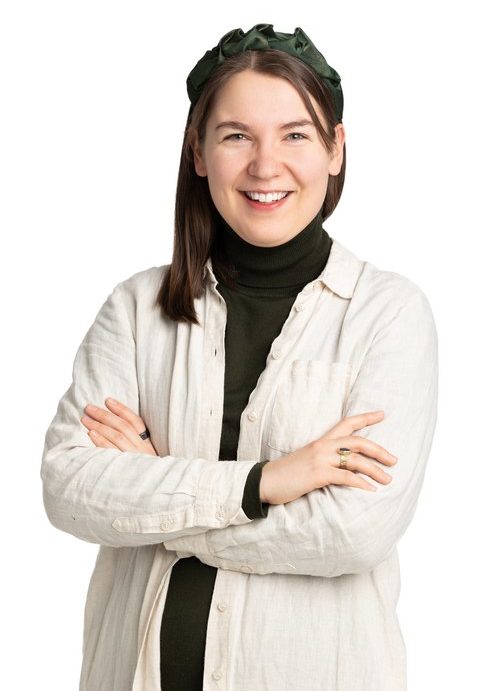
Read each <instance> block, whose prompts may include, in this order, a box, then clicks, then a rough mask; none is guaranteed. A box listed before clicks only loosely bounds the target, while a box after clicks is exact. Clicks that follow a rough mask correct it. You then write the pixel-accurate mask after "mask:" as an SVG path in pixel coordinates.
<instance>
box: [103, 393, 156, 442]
mask: <svg viewBox="0 0 489 691" xmlns="http://www.w3.org/2000/svg"><path fill="white" fill-rule="evenodd" d="M105 405H106V406H107V408H109V410H112V411H113V412H114V413H115V414H116V415H118V416H119V417H121V418H122V419H123V420H126V422H128V423H129V424H130V425H131V426H132V427H133V429H134V431H135V432H136V434H137V435H138V436H139V435H140V434H141V433H142V432H144V430H145V429H146V424H145V422H144V420H143V419H142V417H140V416H139V415H138V414H137V413H135V412H134V411H133V410H131V408H128V407H127V405H124V404H123V403H121V402H120V401H116V400H115V399H114V398H106V399H105Z"/></svg>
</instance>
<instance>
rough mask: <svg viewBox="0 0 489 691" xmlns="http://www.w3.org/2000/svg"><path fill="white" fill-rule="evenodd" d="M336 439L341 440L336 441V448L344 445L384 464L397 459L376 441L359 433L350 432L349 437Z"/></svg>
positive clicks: (393, 462) (389, 463) (394, 461)
mask: <svg viewBox="0 0 489 691" xmlns="http://www.w3.org/2000/svg"><path fill="white" fill-rule="evenodd" d="M336 441H337V442H341V443H338V448H339V447H340V446H345V447H346V448H348V449H351V451H355V452H357V453H362V454H363V455H364V456H369V457H371V458H374V459H375V460H376V461H380V463H385V464H386V465H395V464H396V463H397V460H398V459H397V457H396V456H394V455H393V454H391V453H389V451H387V449H385V448H384V447H383V446H381V445H380V444H377V442H375V441H372V439H366V438H365V437H361V436H360V435H356V434H352V435H351V436H350V437H343V438H341V439H337V440H336Z"/></svg>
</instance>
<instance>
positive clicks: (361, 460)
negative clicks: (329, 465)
mask: <svg viewBox="0 0 489 691" xmlns="http://www.w3.org/2000/svg"><path fill="white" fill-rule="evenodd" d="M339 462H340V460H338V464H339ZM338 468H340V466H339V465H338ZM340 469H341V470H349V471H355V472H359V473H363V475H369V476H370V477H372V478H373V479H374V480H377V482H382V483H384V484H385V485H388V484H389V483H390V482H391V481H392V475H389V474H388V473H386V472H385V471H384V470H383V469H382V468H381V467H380V466H379V465H377V463H376V462H375V461H374V460H371V459H369V458H365V456H363V455H362V454H358V453H352V454H350V455H349V456H348V459H347V468H344V469H343V468H340Z"/></svg>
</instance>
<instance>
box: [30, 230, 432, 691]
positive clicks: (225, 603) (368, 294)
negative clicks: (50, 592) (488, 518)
mask: <svg viewBox="0 0 489 691" xmlns="http://www.w3.org/2000/svg"><path fill="white" fill-rule="evenodd" d="M332 240H333V244H332V246H331V252H330V256H329V259H328V262H327V264H326V266H325V268H324V270H323V271H322V272H321V273H320V274H319V276H318V277H317V279H315V280H313V281H310V282H309V283H308V284H307V285H306V286H305V287H304V288H303V289H302V290H301V291H300V292H299V293H298V295H297V297H296V299H295V301H294V304H293V306H292V308H291V310H290V313H289V315H288V317H287V319H286V321H285V323H284V324H283V327H282V330H281V332H280V334H279V335H278V337H277V338H276V339H275V340H274V341H273V343H272V346H271V348H270V352H269V354H268V357H267V360H266V366H265V369H264V370H263V371H262V373H261V374H260V376H259V378H258V381H257V385H256V387H255V389H254V390H253V391H252V393H251V395H250V397H249V402H248V405H247V406H246V407H245V409H244V410H243V413H242V416H241V425H240V436H239V444H238V451H237V459H236V460H237V462H236V463H224V462H219V461H218V460H217V459H218V453H219V440H220V436H221V417H222V406H223V383H224V352H223V348H224V333H225V326H226V309H225V304H224V300H223V298H222V296H221V295H220V294H219V292H218V291H217V290H216V283H217V281H216V276H215V274H214V271H213V268H212V260H211V258H209V259H208V260H207V262H206V264H205V268H204V276H205V292H204V294H203V296H202V297H201V298H200V299H198V300H196V303H195V304H196V310H197V314H198V316H199V320H200V324H199V325H195V324H184V323H176V322H173V321H171V320H167V319H163V318H162V317H161V314H160V312H159V310H158V309H157V308H156V307H155V306H154V298H155V295H156V292H157V290H158V287H159V284H160V281H161V279H162V276H163V274H164V272H165V271H166V270H167V269H168V265H164V266H154V267H151V268H149V269H146V270H143V271H140V272H138V273H135V274H133V275H132V276H130V277H129V278H127V279H125V280H123V281H121V282H120V283H118V284H117V285H116V286H115V288H114V289H113V291H112V292H111V293H110V295H109V296H108V297H107V298H106V300H105V302H104V303H103V305H102V306H101V308H100V310H99V311H98V313H97V315H96V316H95V320H94V322H93V324H92V325H91V326H90V328H89V329H88V331H87V333H86V335H85V337H84V339H83V341H82V343H81V345H80V347H79V349H78V351H77V354H76V357H75V361H74V365H73V376H72V383H71V385H70V387H69V388H68V389H67V391H66V392H65V393H64V395H63V396H62V398H61V400H60V401H59V404H58V407H57V410H56V413H55V415H54V418H53V420H52V422H51V423H50V425H49V427H48V430H47V432H46V438H45V444H44V450H43V457H42V466H41V477H42V482H43V497H44V505H45V509H46V513H47V516H48V518H49V520H50V521H51V523H52V524H53V525H54V526H55V527H57V528H59V529H60V530H63V531H66V532H68V533H71V534H72V535H74V536H76V537H78V538H80V539H82V540H85V541H88V542H92V543H96V544H98V545H100V548H99V552H98V556H97V559H96V563H95V567H94V571H93V574H92V576H91V580H90V584H89V588H88V593H87V599H86V605H85V617H84V635H83V662H82V669H81V674H80V686H79V688H80V691H109V689H110V690H113V691H129V690H132V691H160V670H159V626H160V623H161V617H162V611H163V607H164V603H165V597H166V593H167V588H168V582H169V573H170V571H171V567H172V565H173V564H175V563H176V561H177V560H178V559H179V558H181V557H184V556H189V555H195V556H197V557H198V558H199V559H200V560H201V561H202V562H203V563H205V564H209V565H211V566H215V567H218V572H217V577H216V582H215V587H214V593H213V598H212V603H211V608H210V613H209V621H208V628H207V644H206V652H205V667H204V686H203V688H204V690H205V691H211V690H212V691H214V690H216V691H217V690H218V689H219V690H221V691H222V690H227V691H245V690H246V691H284V689H291V690H292V689H294V690H295V689H297V690H299V689H308V691H406V650H405V645H404V640H403V636H402V633H401V630H400V627H399V622H398V618H397V614H396V605H397V601H398V597H399V589H400V576H399V560H398V552H397V543H398V541H399V539H400V538H401V537H402V535H403V534H404V532H405V531H406V529H407V527H408V525H409V524H410V522H411V520H412V518H413V515H414V512H415V509H416V505H417V502H418V497H419V494H420V491H421V487H422V483H423V478H424V474H425V470H426V464H427V461H428V457H429V454H430V450H431V446H432V440H433V435H434V431H435V426H436V417H437V397H438V344H437V340H438V339H437V331H436V326H435V322H434V318H433V314H432V310H431V307H430V304H429V301H428V299H427V297H426V295H425V293H424V292H423V291H422V289H421V288H420V287H419V286H418V285H416V284H415V283H414V282H413V281H411V280H410V279H409V278H407V277H405V276H402V275H401V274H398V273H395V272H392V271H386V270H382V269H380V268H378V267H376V266H375V265H374V264H372V263H370V262H368V261H364V260H361V259H359V258H358V257H357V256H356V255H355V254H354V253H353V252H352V251H350V250H349V249H347V248H346V247H345V246H344V245H343V244H342V243H340V242H339V241H338V240H336V239H335V238H332ZM108 395H111V396H112V397H114V398H116V399H119V400H121V401H122V402H124V403H125V404H126V405H128V406H129V407H130V408H132V409H133V410H136V411H138V412H139V414H140V415H141V416H142V418H143V419H144V421H145V422H146V425H147V427H148V429H149V430H150V431H151V440H152V443H153V445H154V447H155V449H156V451H157V453H158V454H159V455H158V457H154V456H149V455H147V454H142V453H133V452H121V451H119V450H118V449H111V448H109V449H105V448H97V447H95V446H94V445H93V443H92V442H91V440H90V438H89V437H88V435H87V433H86V428H85V427H84V426H83V425H82V423H81V421H80V418H81V416H82V414H83V409H84V406H85V405H86V404H87V402H91V403H94V404H95V405H98V406H101V407H103V405H104V400H105V398H106V397H107V396H108ZM375 410H383V411H384V414H385V417H384V419H383V420H382V421H380V422H379V423H377V424H374V425H370V426H368V427H364V428H362V429H361V430H358V431H356V432H354V434H356V435H361V436H363V437H365V438H370V439H372V440H373V441H375V442H377V443H378V444H380V445H382V446H384V447H385V448H386V449H387V450H388V451H390V452H391V453H393V454H395V455H396V456H398V462H397V464H395V465H394V466H393V467H389V468H386V470H387V472H389V474H391V475H392V481H391V482H390V483H389V484H387V485H383V484H380V483H377V482H376V481H375V480H373V479H372V478H370V477H366V476H365V479H367V480H368V481H370V482H372V483H373V484H375V485H376V486H377V491H376V492H369V491H366V490H363V489H360V488H355V487H347V486H344V485H328V486H326V487H322V488H319V489H316V490H313V491H312V492H309V493H308V494H305V495H303V496H302V497H300V498H298V499H296V500H294V501H291V502H288V503H287V504H284V505H270V506H269V510H268V516H267V518H266V519H251V518H248V516H247V515H246V514H245V512H244V511H243V508H242V506H241V501H242V496H243V490H244V486H245V483H246V480H247V477H248V474H249V472H250V470H251V468H252V467H253V466H254V465H255V464H256V463H257V462H258V461H263V460H268V459H269V460H270V461H271V462H273V461H274V460H276V459H278V458H280V457H281V456H283V455H284V454H287V453H290V452H292V451H294V450H296V449H298V448H300V447H302V446H304V445H305V444H307V443H308V442H310V441H312V440H314V439H317V438H318V437H320V436H322V435H324V434H325V433H326V432H327V431H328V430H329V429H331V427H332V426H333V425H335V424H336V423H337V422H339V421H340V420H341V418H342V417H344V416H351V415H355V414H358V413H364V412H368V411H375Z"/></svg>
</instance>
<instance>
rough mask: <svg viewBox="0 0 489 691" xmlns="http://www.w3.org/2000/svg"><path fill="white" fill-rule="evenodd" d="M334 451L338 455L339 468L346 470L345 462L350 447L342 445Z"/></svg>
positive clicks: (349, 452)
mask: <svg viewBox="0 0 489 691" xmlns="http://www.w3.org/2000/svg"><path fill="white" fill-rule="evenodd" d="M336 453H338V454H339V455H340V468H341V469H342V470H348V468H347V467H346V462H347V460H348V457H349V456H350V454H351V449H347V448H346V447H345V446H342V447H340V448H339V449H336Z"/></svg>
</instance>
